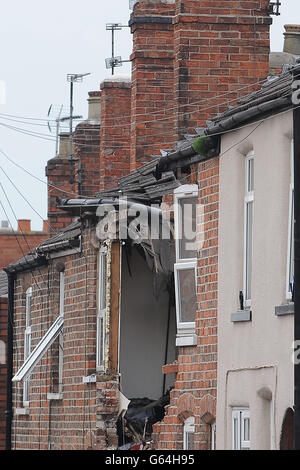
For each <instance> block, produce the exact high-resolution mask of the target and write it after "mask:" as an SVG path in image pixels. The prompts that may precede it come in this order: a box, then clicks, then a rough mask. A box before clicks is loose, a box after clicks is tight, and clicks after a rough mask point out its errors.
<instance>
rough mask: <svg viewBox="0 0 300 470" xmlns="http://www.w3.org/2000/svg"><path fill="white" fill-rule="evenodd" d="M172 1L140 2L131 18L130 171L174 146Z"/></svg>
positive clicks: (173, 1)
mask: <svg viewBox="0 0 300 470" xmlns="http://www.w3.org/2000/svg"><path fill="white" fill-rule="evenodd" d="M174 6H175V0H140V1H138V2H137V3H136V4H135V6H134V10H133V13H132V14H131V17H130V21H129V25H130V26H131V32H132V34H133V52H132V55H131V57H130V59H131V61H132V108H131V162H130V170H131V171H133V170H134V169H135V168H136V167H138V166H140V165H141V164H143V163H146V162H147V161H151V160H152V158H151V155H154V156H157V155H160V149H170V148H173V147H174V145H175V144H176V138H175V135H174V111H173V110H174V106H176V102H175V101H174V25H173V19H174V13H175V10H174Z"/></svg>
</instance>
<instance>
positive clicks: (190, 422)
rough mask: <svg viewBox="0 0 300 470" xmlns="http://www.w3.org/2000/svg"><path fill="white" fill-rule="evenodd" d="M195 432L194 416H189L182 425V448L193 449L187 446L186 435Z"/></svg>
mask: <svg viewBox="0 0 300 470" xmlns="http://www.w3.org/2000/svg"><path fill="white" fill-rule="evenodd" d="M189 434H195V417H194V416H190V417H189V418H187V419H186V420H185V422H184V426H183V450H193V449H189V448H188V435H189Z"/></svg>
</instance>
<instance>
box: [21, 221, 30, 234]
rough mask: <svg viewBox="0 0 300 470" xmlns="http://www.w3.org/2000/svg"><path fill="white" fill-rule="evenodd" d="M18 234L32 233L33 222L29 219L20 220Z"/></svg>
mask: <svg viewBox="0 0 300 470" xmlns="http://www.w3.org/2000/svg"><path fill="white" fill-rule="evenodd" d="M18 232H31V220H29V219H20V220H18Z"/></svg>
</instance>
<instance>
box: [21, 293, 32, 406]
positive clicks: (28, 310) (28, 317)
mask: <svg viewBox="0 0 300 470" xmlns="http://www.w3.org/2000/svg"><path fill="white" fill-rule="evenodd" d="M31 298H32V288H31V287H29V289H27V291H26V306H25V335H24V361H26V359H27V358H28V357H29V356H30V352H31ZM29 388H30V377H27V379H26V380H25V381H24V384H23V405H24V406H28V405H29Z"/></svg>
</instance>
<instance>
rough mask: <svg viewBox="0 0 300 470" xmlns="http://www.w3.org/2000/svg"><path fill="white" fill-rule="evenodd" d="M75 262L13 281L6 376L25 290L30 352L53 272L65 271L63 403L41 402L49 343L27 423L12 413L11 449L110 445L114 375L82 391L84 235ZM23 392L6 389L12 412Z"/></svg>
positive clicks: (90, 357)
mask: <svg viewBox="0 0 300 470" xmlns="http://www.w3.org/2000/svg"><path fill="white" fill-rule="evenodd" d="M82 242H83V249H82V254H81V255H79V254H78V255H77V254H75V255H70V256H68V257H65V258H58V259H57V260H53V261H52V262H50V265H49V267H47V268H46V267H44V268H41V269H40V270H35V271H33V273H21V274H19V275H18V276H17V279H16V282H15V322H14V373H15V372H16V371H17V370H18V368H19V367H20V366H21V365H22V363H23V360H24V359H23V357H24V356H23V355H24V328H25V318H24V312H25V292H26V289H27V288H28V287H29V286H32V289H33V295H32V310H31V317H32V348H34V347H35V346H36V345H37V343H38V342H39V340H40V339H41V338H42V336H43V335H44V334H45V332H46V331H47V330H48V328H49V327H50V325H51V324H52V323H53V322H54V321H55V319H56V318H57V315H58V308H59V307H58V306H59V272H58V269H61V263H62V262H63V263H64V265H65V313H64V316H65V324H64V328H63V346H64V367H63V398H62V399H61V400H55V401H49V400H47V393H48V392H57V390H56V388H55V382H56V377H57V347H56V346H57V344H56V343H57V341H58V340H56V341H55V343H53V345H52V347H51V349H50V350H49V351H48V352H47V354H46V355H45V356H44V357H43V359H42V360H41V361H40V363H39V364H38V365H37V366H36V367H35V369H34V370H33V372H32V374H31V379H30V384H31V385H30V405H29V413H28V414H27V415H24V416H22V415H18V416H17V415H16V414H15V413H14V418H13V426H12V448H13V449H41V450H47V449H52V450H57V449H64V450H75V449H77V450H80V449H90V448H92V449H104V448H107V447H109V446H111V445H115V444H116V433H115V427H114V424H115V421H116V419H117V411H118V381H117V377H116V376H115V374H114V373H110V374H109V375H103V374H102V375H101V377H100V378H98V382H97V383H90V384H83V383H82V378H83V376H87V375H90V374H93V373H95V368H96V292H97V254H98V249H97V248H95V247H94V246H93V243H91V237H90V231H89V230H86V231H85V232H84V234H83V238H82ZM22 390H23V384H22V382H21V383H13V406H14V412H15V410H16V408H20V407H21V408H22V407H23V400H22Z"/></svg>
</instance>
